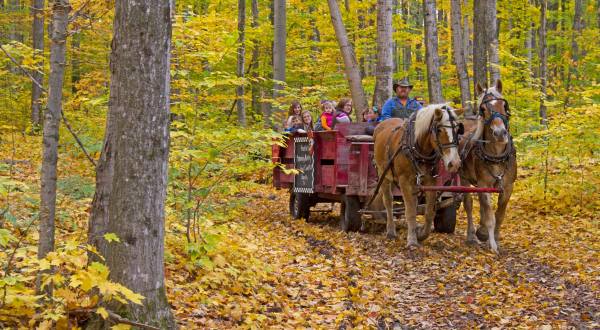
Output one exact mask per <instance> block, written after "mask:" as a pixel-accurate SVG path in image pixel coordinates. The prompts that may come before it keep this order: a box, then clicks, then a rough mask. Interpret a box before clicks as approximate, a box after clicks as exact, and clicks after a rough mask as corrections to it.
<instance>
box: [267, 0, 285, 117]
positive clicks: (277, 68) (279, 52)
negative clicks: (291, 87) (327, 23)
mask: <svg viewBox="0 0 600 330" xmlns="http://www.w3.org/2000/svg"><path fill="white" fill-rule="evenodd" d="M274 6H275V8H274V9H275V10H274V17H273V21H274V24H273V25H274V29H275V31H274V39H273V79H274V80H275V83H274V86H273V99H274V100H275V101H277V99H278V98H279V97H280V96H281V91H282V90H283V89H284V86H285V85H284V84H283V83H284V82H285V60H286V53H285V49H286V47H285V46H286V36H287V31H286V8H285V7H286V0H275V2H274ZM268 121H269V122H271V118H269V119H268ZM271 125H273V124H272V123H271Z"/></svg>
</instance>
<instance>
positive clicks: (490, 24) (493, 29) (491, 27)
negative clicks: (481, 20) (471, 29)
mask: <svg viewBox="0 0 600 330" xmlns="http://www.w3.org/2000/svg"><path fill="white" fill-rule="evenodd" d="M485 2H486V15H485V18H486V24H485V28H486V29H485V30H486V44H487V55H488V65H489V72H490V82H491V83H492V84H494V83H495V82H496V81H497V80H499V79H500V55H499V54H498V31H497V30H498V18H497V15H496V11H497V10H496V0H486V1H485Z"/></svg>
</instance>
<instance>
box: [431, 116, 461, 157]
mask: <svg viewBox="0 0 600 330" xmlns="http://www.w3.org/2000/svg"><path fill="white" fill-rule="evenodd" d="M442 109H443V110H445V111H446V112H447V113H448V118H449V119H450V125H440V124H438V123H436V124H435V125H432V126H431V131H432V133H433V134H434V135H435V140H436V143H437V145H438V152H439V153H440V154H442V151H443V150H444V149H448V148H454V147H458V136H459V135H462V134H464V132H465V127H464V125H463V123H460V122H459V123H457V122H456V120H455V119H454V118H453V117H452V116H451V115H450V111H449V110H450V108H449V107H447V106H444V107H442ZM440 127H444V128H451V129H452V141H450V142H448V143H442V142H441V141H440V137H439V135H438V132H437V130H438V128H440Z"/></svg>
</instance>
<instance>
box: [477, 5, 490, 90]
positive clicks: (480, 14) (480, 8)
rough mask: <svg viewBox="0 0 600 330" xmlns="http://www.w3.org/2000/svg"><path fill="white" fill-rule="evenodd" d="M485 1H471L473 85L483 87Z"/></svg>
mask: <svg viewBox="0 0 600 330" xmlns="http://www.w3.org/2000/svg"><path fill="white" fill-rule="evenodd" d="M485 5H486V1H485V0H478V1H474V2H473V85H474V86H477V84H479V85H481V86H482V87H485V86H487V85H488V80H487V47H486V29H485V24H486V19H485V16H486V14H485V11H486V6H485Z"/></svg>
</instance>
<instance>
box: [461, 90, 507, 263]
mask: <svg viewBox="0 0 600 330" xmlns="http://www.w3.org/2000/svg"><path fill="white" fill-rule="evenodd" d="M477 94H478V95H479V97H478V99H477V109H478V112H479V113H478V116H477V118H476V119H475V125H474V126H473V127H472V129H471V133H470V134H468V133H467V134H465V136H466V139H464V140H463V141H461V143H460V150H461V158H462V159H463V166H462V168H461V171H460V175H461V181H462V183H463V184H464V185H473V186H477V187H486V188H491V187H496V188H499V189H500V190H501V192H500V194H499V195H498V207H497V208H496V212H495V213H494V211H493V209H492V197H491V194H490V193H478V196H479V206H480V225H479V228H478V229H477V231H475V228H474V226H473V198H472V197H471V194H465V195H464V205H465V211H466V212H467V221H468V227H467V243H469V244H473V243H476V242H477V239H476V238H475V237H476V236H477V238H479V239H480V240H481V241H486V240H487V241H489V246H490V249H491V250H492V251H493V252H495V253H498V243H497V242H496V240H498V239H499V232H500V225H502V221H503V220H504V215H505V213H506V206H507V205H508V201H509V199H510V195H511V193H512V190H513V184H514V182H515V178H516V177H517V159H516V151H515V148H514V145H513V142H512V137H511V135H510V132H509V122H508V120H509V116H510V112H509V108H508V101H506V100H505V99H504V98H502V82H501V81H500V80H498V81H496V84H495V86H494V87H491V88H487V89H485V90H484V89H483V88H481V86H479V85H477ZM467 126H470V125H467ZM467 130H468V127H467Z"/></svg>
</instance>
